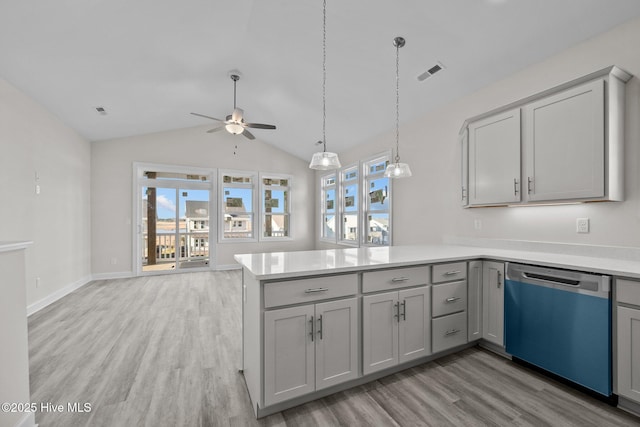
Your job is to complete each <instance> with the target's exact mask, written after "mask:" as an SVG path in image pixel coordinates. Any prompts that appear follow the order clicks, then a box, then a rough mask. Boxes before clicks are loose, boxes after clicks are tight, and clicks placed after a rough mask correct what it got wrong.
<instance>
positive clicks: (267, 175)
mask: <svg viewBox="0 0 640 427" xmlns="http://www.w3.org/2000/svg"><path fill="white" fill-rule="evenodd" d="M265 179H280V180H283V179H286V180H287V185H286V186H280V185H278V186H273V188H275V189H279V190H281V189H284V190H285V191H287V199H288V209H287V210H286V212H284V213H276V214H277V215H286V216H287V217H288V229H287V236H276V237H274V236H265V235H264V232H265V230H264V224H265V220H266V216H267V214H271V213H270V212H266V209H265V205H264V203H265V199H264V195H265V190H266V189H267V188H268V187H271V186H269V185H267V184H265V183H264V180H265ZM259 181H260V186H259V189H260V195H259V197H258V198H259V200H260V205H259V207H258V210H259V212H258V215H259V216H260V224H259V229H260V235H259V240H260V241H261V242H274V241H287V240H293V236H292V226H291V225H292V223H291V210H292V206H293V205H292V202H293V198H292V196H293V191H292V187H293V175H289V174H280V173H267V172H264V173H262V172H261V173H260V174H259Z"/></svg>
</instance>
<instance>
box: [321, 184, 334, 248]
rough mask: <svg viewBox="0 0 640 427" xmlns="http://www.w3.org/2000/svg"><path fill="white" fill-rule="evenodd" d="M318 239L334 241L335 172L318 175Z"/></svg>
mask: <svg viewBox="0 0 640 427" xmlns="http://www.w3.org/2000/svg"><path fill="white" fill-rule="evenodd" d="M320 194H321V195H320V212H321V222H322V224H321V228H320V239H321V240H326V241H331V242H333V243H335V242H336V210H337V205H336V174H335V173H332V174H330V175H324V176H322V177H320Z"/></svg>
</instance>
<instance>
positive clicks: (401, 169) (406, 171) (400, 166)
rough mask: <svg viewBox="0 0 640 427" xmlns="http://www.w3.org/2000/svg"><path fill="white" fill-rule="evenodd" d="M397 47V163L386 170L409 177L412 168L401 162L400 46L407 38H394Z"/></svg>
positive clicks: (388, 174)
mask: <svg viewBox="0 0 640 427" xmlns="http://www.w3.org/2000/svg"><path fill="white" fill-rule="evenodd" d="M393 45H394V46H395V47H396V158H395V163H390V164H389V166H387V169H386V170H385V171H384V176H386V177H388V178H407V177H410V176H411V168H409V165H408V164H406V163H400V48H401V47H402V46H404V45H405V39H404V38H402V37H396V38H395V39H393Z"/></svg>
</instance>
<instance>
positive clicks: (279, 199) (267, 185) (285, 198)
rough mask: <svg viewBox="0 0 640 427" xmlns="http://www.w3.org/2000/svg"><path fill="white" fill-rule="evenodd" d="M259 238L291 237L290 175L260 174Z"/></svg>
mask: <svg viewBox="0 0 640 427" xmlns="http://www.w3.org/2000/svg"><path fill="white" fill-rule="evenodd" d="M260 185H261V191H260V192H261V194H262V205H261V207H262V235H261V237H260V239H261V240H272V239H289V238H291V225H290V216H291V215H290V214H291V176H288V175H277V176H276V175H266V174H265V175H261V177H260Z"/></svg>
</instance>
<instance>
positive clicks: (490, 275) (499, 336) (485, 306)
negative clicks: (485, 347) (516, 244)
mask: <svg viewBox="0 0 640 427" xmlns="http://www.w3.org/2000/svg"><path fill="white" fill-rule="evenodd" d="M482 338H484V339H485V340H487V341H489V342H491V343H493V344H496V345H498V346H500V347H504V263H502V262H493V261H483V263H482Z"/></svg>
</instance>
